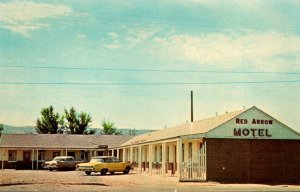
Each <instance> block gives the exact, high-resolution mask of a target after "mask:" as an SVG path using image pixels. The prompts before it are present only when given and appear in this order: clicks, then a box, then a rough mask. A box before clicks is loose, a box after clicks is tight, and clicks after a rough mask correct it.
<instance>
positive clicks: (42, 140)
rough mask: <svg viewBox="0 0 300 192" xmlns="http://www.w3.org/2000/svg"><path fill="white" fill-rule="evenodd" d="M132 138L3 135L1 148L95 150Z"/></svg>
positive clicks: (115, 136) (0, 142) (121, 136)
mask: <svg viewBox="0 0 300 192" xmlns="http://www.w3.org/2000/svg"><path fill="white" fill-rule="evenodd" d="M131 138H132V136H124V135H70V134H2V135H1V141H0V147H1V148H36V149H95V148H99V146H107V147H108V148H113V147H117V146H120V145H121V144H122V143H124V142H125V141H127V140H129V139H131Z"/></svg>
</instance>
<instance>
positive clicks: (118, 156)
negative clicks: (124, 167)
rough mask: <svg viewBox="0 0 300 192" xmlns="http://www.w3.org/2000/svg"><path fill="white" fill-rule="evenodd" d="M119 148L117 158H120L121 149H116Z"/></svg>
mask: <svg viewBox="0 0 300 192" xmlns="http://www.w3.org/2000/svg"><path fill="white" fill-rule="evenodd" d="M116 150H117V158H118V159H120V149H116Z"/></svg>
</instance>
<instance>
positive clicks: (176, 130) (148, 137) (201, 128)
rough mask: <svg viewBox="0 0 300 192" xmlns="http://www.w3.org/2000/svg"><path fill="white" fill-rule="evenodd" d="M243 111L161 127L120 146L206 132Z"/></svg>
mask: <svg viewBox="0 0 300 192" xmlns="http://www.w3.org/2000/svg"><path fill="white" fill-rule="evenodd" d="M244 111H246V109H244V110H238V111H234V112H229V113H226V114H224V115H218V116H215V117H210V118H206V119H202V120H199V121H194V122H193V123H185V124H182V125H179V126H175V127H171V128H165V129H161V130H158V131H154V132H151V133H147V134H143V135H138V136H136V137H134V138H132V139H130V140H128V141H127V142H125V143H123V144H122V146H126V145H132V144H138V143H144V142H152V141H158V140H163V139H169V138H176V137H179V136H182V135H191V134H199V133H206V132H208V131H210V130H212V129H213V128H215V127H217V126H219V125H221V124H223V123H225V122H227V121H228V120H230V119H232V118H234V117H235V116H237V115H239V114H241V113H243V112H244Z"/></svg>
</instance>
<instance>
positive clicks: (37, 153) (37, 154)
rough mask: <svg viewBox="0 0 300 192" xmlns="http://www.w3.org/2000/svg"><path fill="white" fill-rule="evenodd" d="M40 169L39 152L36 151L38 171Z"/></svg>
mask: <svg viewBox="0 0 300 192" xmlns="http://www.w3.org/2000/svg"><path fill="white" fill-rule="evenodd" d="M38 169H39V150H38V149H37V150H36V170H38Z"/></svg>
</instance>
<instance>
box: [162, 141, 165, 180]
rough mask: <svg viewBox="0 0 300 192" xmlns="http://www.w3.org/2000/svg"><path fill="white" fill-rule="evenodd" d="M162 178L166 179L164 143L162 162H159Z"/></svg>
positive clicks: (163, 146)
mask: <svg viewBox="0 0 300 192" xmlns="http://www.w3.org/2000/svg"><path fill="white" fill-rule="evenodd" d="M161 169H162V176H163V177H166V143H165V142H163V143H162V160H161Z"/></svg>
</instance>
